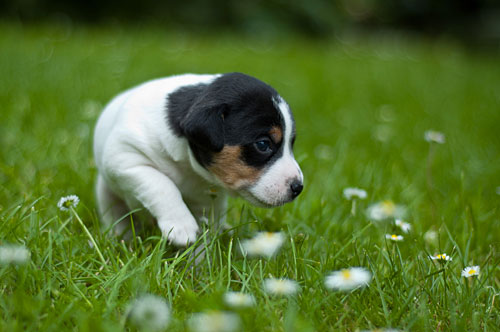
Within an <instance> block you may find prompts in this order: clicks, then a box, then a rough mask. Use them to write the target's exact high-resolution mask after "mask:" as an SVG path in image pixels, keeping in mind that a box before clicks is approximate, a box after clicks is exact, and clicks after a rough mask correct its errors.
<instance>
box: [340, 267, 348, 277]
mask: <svg viewBox="0 0 500 332" xmlns="http://www.w3.org/2000/svg"><path fill="white" fill-rule="evenodd" d="M340 273H342V277H343V278H344V279H351V271H349V270H347V269H344V270H342V271H340Z"/></svg>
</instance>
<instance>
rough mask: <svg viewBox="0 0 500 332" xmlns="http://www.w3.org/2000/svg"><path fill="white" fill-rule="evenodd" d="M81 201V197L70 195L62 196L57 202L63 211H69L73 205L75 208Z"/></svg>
mask: <svg viewBox="0 0 500 332" xmlns="http://www.w3.org/2000/svg"><path fill="white" fill-rule="evenodd" d="M79 202H80V199H79V198H78V196H76V195H69V196H65V197H61V199H60V200H59V202H57V207H58V208H59V210H61V211H69V209H70V208H71V207H73V208H75V207H76V206H77V205H78V203H79Z"/></svg>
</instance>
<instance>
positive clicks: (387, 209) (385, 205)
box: [382, 200, 396, 216]
mask: <svg viewBox="0 0 500 332" xmlns="http://www.w3.org/2000/svg"><path fill="white" fill-rule="evenodd" d="M382 210H383V211H384V213H385V214H387V215H389V216H392V215H393V214H394V211H395V210H396V205H395V204H394V202H393V201H391V200H385V201H383V202H382Z"/></svg>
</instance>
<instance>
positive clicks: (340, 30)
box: [0, 0, 500, 47]
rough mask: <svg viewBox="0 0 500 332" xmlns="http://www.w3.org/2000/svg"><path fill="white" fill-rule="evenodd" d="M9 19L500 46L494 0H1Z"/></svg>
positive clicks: (498, 5)
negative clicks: (401, 36)
mask: <svg viewBox="0 0 500 332" xmlns="http://www.w3.org/2000/svg"><path fill="white" fill-rule="evenodd" d="M0 17H4V18H7V19H11V20H21V21H23V22H27V21H40V20H42V21H44V20H45V21H46V20H70V21H78V22H86V23H109V22H113V23H125V22H127V23H131V22H133V23H144V22H149V23H153V24H158V25H160V26H162V27H165V28H176V29H184V30H196V31H198V29H200V28H201V29H203V31H205V32H207V31H212V32H214V31H220V30H225V29H230V30H231V31H233V32H237V33H242V34H252V35H255V34H257V35H260V36H280V35H286V34H300V35H303V36H307V37H313V38H325V37H326V38H328V37H332V36H333V37H334V36H339V35H342V34H344V33H346V32H353V31H356V32H367V31H368V32H371V33H373V32H374V31H406V32H411V33H424V34H426V35H428V36H432V37H437V36H439V37H442V36H446V37H452V38H458V39H460V40H463V41H466V42H467V43H470V44H474V45H478V44H479V45H487V46H490V47H498V42H499V40H500V2H499V1H497V0H441V1H435V0H385V1H377V0H307V1H302V0H251V1H239V0H211V1H207V0H192V1H175V0H164V1H156V0H142V1H134V0H122V1H118V0H104V1H100V0H73V1H64V0H13V1H12V0H11V1H4V2H0Z"/></svg>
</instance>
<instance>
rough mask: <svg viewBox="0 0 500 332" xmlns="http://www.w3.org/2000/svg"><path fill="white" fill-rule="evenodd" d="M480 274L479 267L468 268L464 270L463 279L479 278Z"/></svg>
mask: <svg viewBox="0 0 500 332" xmlns="http://www.w3.org/2000/svg"><path fill="white" fill-rule="evenodd" d="M479 272H480V268H479V266H477V265H476V266H467V267H466V268H465V269H463V270H462V277H466V278H469V277H472V276H478V275H479Z"/></svg>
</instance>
